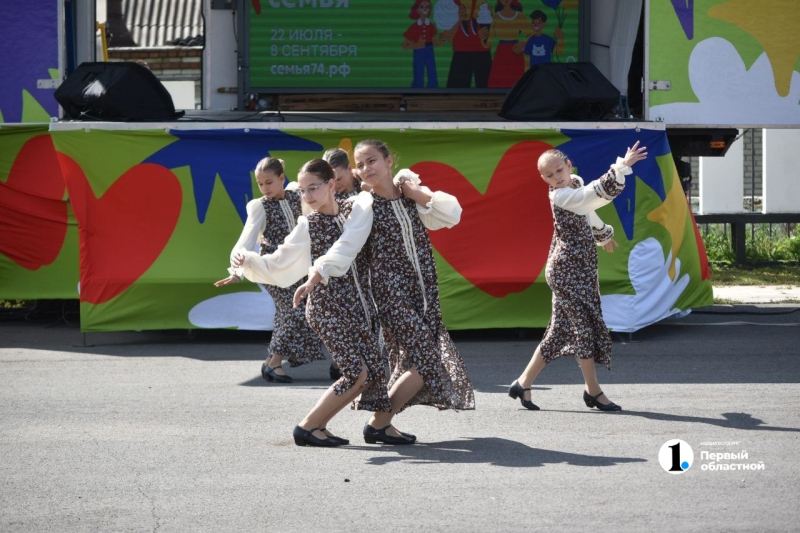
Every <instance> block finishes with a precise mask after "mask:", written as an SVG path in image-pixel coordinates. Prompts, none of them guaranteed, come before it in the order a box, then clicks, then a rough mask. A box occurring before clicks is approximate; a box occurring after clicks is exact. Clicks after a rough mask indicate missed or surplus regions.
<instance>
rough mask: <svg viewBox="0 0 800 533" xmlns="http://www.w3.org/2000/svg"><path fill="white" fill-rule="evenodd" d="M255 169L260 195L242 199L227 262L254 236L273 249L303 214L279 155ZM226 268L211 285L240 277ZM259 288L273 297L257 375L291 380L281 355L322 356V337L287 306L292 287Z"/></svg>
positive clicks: (265, 249) (264, 249)
mask: <svg viewBox="0 0 800 533" xmlns="http://www.w3.org/2000/svg"><path fill="white" fill-rule="evenodd" d="M254 173H255V177H256V182H257V183H258V189H259V190H260V191H261V194H263V195H264V196H263V197H262V198H257V199H254V200H251V201H250V202H248V204H247V221H246V222H245V224H244V228H243V229H242V234H241V235H240V236H239V240H238V241H236V244H235V245H234V247H233V250H232V251H231V266H233V257H234V254H235V253H236V252H237V251H239V250H241V249H246V250H253V249H254V248H255V245H256V243H257V242H259V241H260V242H261V253H262V254H268V253H272V252H274V251H275V250H276V249H277V247H278V244H280V243H281V242H283V239H284V238H285V237H286V236H287V235H289V233H290V232H291V231H292V230H293V229H294V227H295V226H296V225H297V217H299V216H300V215H302V210H301V203H300V193H298V192H297V191H296V190H291V189H284V188H283V184H284V181H285V179H286V175H285V174H284V165H283V161H281V160H280V159H276V158H274V157H266V158H264V159H262V160H261V161H259V162H258V165H257V166H256V169H255V172H254ZM290 187H291V185H290ZM229 270H230V269H229ZM230 274H231V275H230V276H228V277H227V278H225V279H222V280H220V281H218V282H216V283H215V284H214V285H216V286H217V287H222V286H223V285H229V284H231V283H236V282H238V281H240V280H241V277H240V276H237V275H236V274H234V273H233V272H231V273H230ZM302 281H305V280H300V281H298V283H297V285H299V284H300V283H301V282H302ZM264 288H265V289H266V290H267V292H268V293H269V295H270V296H272V299H273V300H274V302H275V319H274V324H273V328H272V338H271V340H270V343H269V352H270V354H271V357H269V358H267V359H266V360H265V361H264V362H263V363H262V365H261V376H262V377H263V378H264V379H265V380H267V381H275V382H277V383H291V382H292V378H291V377H290V376H287V375H286V373H285V372H284V371H283V368H282V367H281V363H282V362H283V359H284V358H286V359H288V361H289V366H292V367H296V366H300V365H303V364H305V363H310V362H311V361H317V360H322V359H325V355H324V354H323V353H322V343H321V342H320V340H319V338H318V337H317V335H316V334H315V333H314V332H313V331H312V330H311V328H309V326H308V322H306V317H305V313H304V312H303V310H302V309H295V308H294V307H293V306H292V297H293V295H294V293H295V290H296V289H297V287H295V286H292V287H285V288H281V287H277V286H275V285H272V284H265V285H264Z"/></svg>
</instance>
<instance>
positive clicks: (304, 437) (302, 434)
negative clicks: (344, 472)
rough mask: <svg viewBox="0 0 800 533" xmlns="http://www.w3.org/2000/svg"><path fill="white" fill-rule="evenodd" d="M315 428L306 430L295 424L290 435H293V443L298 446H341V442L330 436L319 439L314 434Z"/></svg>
mask: <svg viewBox="0 0 800 533" xmlns="http://www.w3.org/2000/svg"><path fill="white" fill-rule="evenodd" d="M315 431H316V428H315V429H312V430H307V429H303V428H301V427H300V426H295V428H294V431H293V432H292V436H293V437H294V443H295V444H297V445H298V446H316V447H318V448H333V447H335V446H341V445H342V443H341V442H338V441H334V440H333V439H331V438H326V439H320V438H317V437H315V436H314V432H315Z"/></svg>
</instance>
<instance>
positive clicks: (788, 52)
mask: <svg viewBox="0 0 800 533" xmlns="http://www.w3.org/2000/svg"><path fill="white" fill-rule="evenodd" d="M649 6H650V7H649V9H650V15H649V24H650V40H649V72H650V74H649V77H650V81H651V82H655V81H662V82H669V85H670V87H669V90H649V98H650V103H649V108H650V109H649V114H648V118H649V119H650V120H660V119H661V120H664V121H666V122H668V123H671V124H698V125H703V126H705V125H709V124H713V125H761V126H764V127H769V126H771V125H800V75H799V74H798V73H799V72H800V34H798V32H797V28H798V26H800V10H798V9H797V7H798V5H797V2H796V1H795V0H774V1H770V2H763V1H761V0H706V1H703V2H685V1H678V0H671V1H670V0H652V1H651V2H650V3H649Z"/></svg>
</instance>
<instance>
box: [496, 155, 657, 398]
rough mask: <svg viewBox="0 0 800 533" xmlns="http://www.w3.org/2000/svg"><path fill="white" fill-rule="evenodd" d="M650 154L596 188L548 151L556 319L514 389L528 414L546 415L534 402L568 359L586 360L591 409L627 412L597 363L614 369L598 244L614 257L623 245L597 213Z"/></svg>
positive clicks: (614, 168)
mask: <svg viewBox="0 0 800 533" xmlns="http://www.w3.org/2000/svg"><path fill="white" fill-rule="evenodd" d="M646 150H647V148H645V147H641V148H639V143H638V142H637V143H636V144H634V145H633V147H632V148H628V151H627V153H626V154H625V157H624V158H617V162H616V163H615V164H613V165H611V169H610V170H609V171H608V172H607V173H606V174H605V175H604V176H603V177H601V178H600V179H598V180H596V181H593V182H592V183H590V184H588V185H584V184H583V180H582V179H581V178H580V177H578V176H573V175H572V174H571V171H572V162H571V161H570V160H569V159H568V158H567V156H566V155H565V154H564V153H563V152H561V151H560V150H548V151H546V152H545V153H543V154H542V155H541V156H540V157H539V164H538V166H539V172H540V173H541V175H542V179H544V181H545V182H546V183H547V184H548V185H549V186H550V205H551V207H552V210H553V241H552V243H551V244H550V254H549V256H548V258H547V267H546V270H545V277H546V278H547V284H548V285H549V286H550V289H551V290H552V292H553V314H552V316H551V317H550V323H549V324H548V325H547V329H546V331H545V334H544V338H543V339H542V342H541V343H539V346H537V347H536V351H535V352H534V354H533V357H532V358H531V360H530V362H529V363H528V366H527V367H526V368H525V371H524V372H523V373H522V374H521V375H520V377H519V378H518V379H517V380H516V381H514V383H513V384H512V385H511V388H509V390H508V395H509V396H511V397H512V398H514V399H516V398H519V400H520V403H522V406H523V407H525V408H527V409H531V410H538V409H539V407H538V406H537V405H536V404H534V403H533V402H532V401H531V397H530V389H531V384H532V383H533V381H534V380H535V379H536V376H538V375H539V372H541V370H542V369H543V368H544V366H545V365H546V364H547V363H549V362H550V361H553V360H554V359H556V358H558V357H561V356H564V355H572V356H574V357H576V358H577V359H578V364H579V365H580V369H581V372H582V373H583V380H584V382H585V388H584V392H583V401H584V402H585V403H586V406H587V407H589V408H591V407H597V408H598V409H600V410H601V411H620V410H621V409H622V408H621V407H620V406H619V405H617V404H615V403H614V402H612V401H610V400H609V399H608V397H606V395H605V394H603V391H602V390H601V389H600V384H599V383H598V381H597V374H596V372H595V364H601V365H605V366H606V367H607V368H609V369H610V368H611V336H610V335H609V333H608V328H607V327H606V324H605V322H604V321H603V311H602V309H601V307H600V289H599V284H598V279H597V249H596V247H595V244H597V245H598V246H601V247H602V248H603V249H604V250H606V251H607V252H612V251H613V249H614V247H615V246H617V243H616V241H614V239H613V237H614V228H612V227H611V226H609V225H608V224H604V223H603V221H602V220H600V217H598V216H597V215H596V214H595V210H596V209H598V208H600V207H602V206H604V205H606V204H608V203H610V202H611V201H612V200H613V199H614V198H615V197H617V196H618V195H619V194H620V193H621V192H622V189H623V188H624V187H625V176H626V175H627V174H630V173H631V168H630V167H631V166H632V165H633V164H634V163H636V162H637V161H641V160H643V159H645V158H646V157H647V152H646Z"/></svg>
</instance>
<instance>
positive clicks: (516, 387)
mask: <svg viewBox="0 0 800 533" xmlns="http://www.w3.org/2000/svg"><path fill="white" fill-rule="evenodd" d="M526 390H531V388H530V387H528V388H527V389H523V388H522V385H520V384H519V381H517V380H514V383H512V384H511V386H510V387H509V388H508V395H509V396H511V397H512V398H514V399H515V400H516V399H517V398H519V403H521V404H522V407H524V408H525V409H530V410H531V411H538V410H539V406H538V405H536V404H535V403H533V402H532V401H530V400H526V399H525V391H526Z"/></svg>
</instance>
